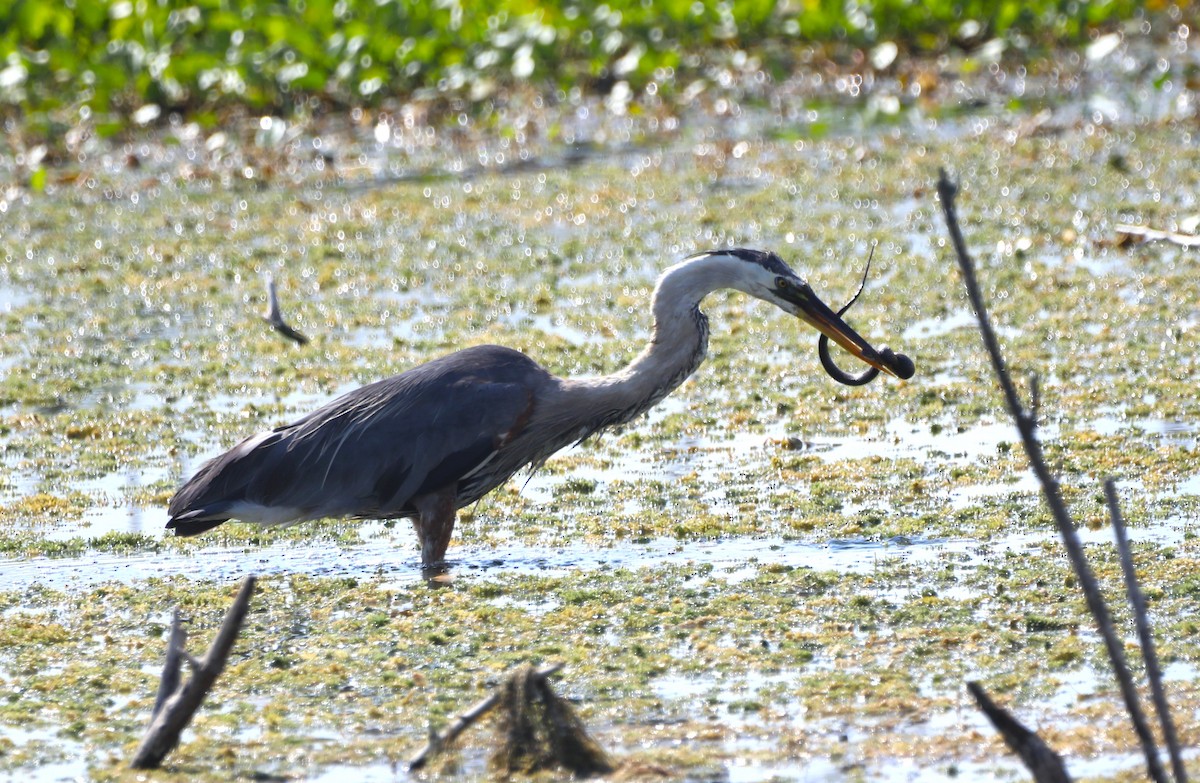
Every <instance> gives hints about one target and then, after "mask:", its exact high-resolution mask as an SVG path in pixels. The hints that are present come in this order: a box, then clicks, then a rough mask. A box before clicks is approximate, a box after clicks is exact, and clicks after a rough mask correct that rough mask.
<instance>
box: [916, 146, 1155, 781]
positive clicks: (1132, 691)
mask: <svg viewBox="0 0 1200 783" xmlns="http://www.w3.org/2000/svg"><path fill="white" fill-rule="evenodd" d="M937 190H938V197H939V198H940V199H941V202H942V211H943V213H944V214H945V216H946V226H947V228H948V229H949V231H950V240H951V242H952V243H953V245H954V253H955V255H956V256H957V258H958V268H959V269H960V270H961V271H962V276H963V282H964V283H965V284H966V288H967V296H968V298H969V299H970V300H971V307H972V308H973V309H974V310H975V317H976V319H978V321H979V331H980V332H981V334H982V337H983V345H984V348H985V349H986V350H987V354H988V357H989V358H990V359H991V362H992V369H993V370H994V371H995V373H996V377H997V379H998V380H999V381H1000V388H1001V390H1002V391H1003V392H1004V400H1005V403H1006V404H1007V406H1008V411H1009V413H1010V414H1012V417H1013V420H1014V421H1015V422H1016V425H1017V431H1018V432H1019V433H1020V435H1021V444H1022V445H1023V446H1024V448H1025V454H1026V456H1028V458H1029V463H1030V467H1031V468H1032V469H1033V472H1034V474H1035V475H1036V476H1037V479H1038V483H1040V484H1041V486H1042V493H1043V494H1044V495H1045V498H1046V504H1047V505H1048V506H1049V507H1050V514H1051V516H1052V517H1053V519H1054V524H1055V526H1056V527H1057V528H1058V532H1059V535H1060V536H1062V540H1063V546H1064V547H1065V548H1066V550H1067V559H1068V560H1070V562H1071V567H1072V568H1073V569H1074V571H1075V577H1076V579H1077V580H1078V581H1079V588H1080V590H1082V591H1083V596H1084V599H1085V600H1086V601H1087V607H1088V610H1089V611H1090V612H1091V614H1092V617H1093V618H1094V619H1095V620H1096V626H1097V627H1098V628H1099V630H1100V636H1101V638H1103V640H1104V646H1105V648H1106V649H1107V651H1108V659H1109V661H1110V662H1111V664H1112V667H1113V673H1114V674H1115V675H1116V678H1117V683H1118V685H1119V686H1120V689H1121V696H1122V697H1123V698H1124V700H1125V710H1126V712H1127V713H1128V714H1129V720H1130V721H1131V722H1132V723H1133V730H1134V733H1136V734H1137V737H1138V740H1139V742H1141V745H1142V752H1143V754H1144V755H1145V757H1146V771H1147V772H1148V773H1149V775H1150V778H1151V780H1154V781H1156V783H1166V771H1165V770H1164V769H1163V767H1162V764H1161V762H1160V761H1159V759H1158V748H1157V747H1156V746H1155V743H1154V734H1153V733H1152V732H1151V731H1150V726H1149V724H1148V723H1147V721H1146V716H1145V713H1144V712H1143V711H1142V707H1141V703H1140V702H1139V700H1138V694H1137V687H1136V686H1135V685H1134V682H1133V675H1132V674H1130V672H1129V666H1128V665H1126V663H1125V653H1124V646H1123V645H1122V643H1121V640H1120V639H1119V638H1118V637H1117V633H1116V630H1115V629H1114V628H1113V624H1112V618H1111V616H1110V615H1109V612H1108V606H1107V605H1106V604H1105V603H1104V596H1103V595H1102V594H1101V592H1100V584H1099V582H1097V580H1096V575H1095V574H1094V573H1093V572H1092V569H1091V566H1089V565H1088V562H1087V557H1086V556H1085V555H1084V552H1083V544H1082V543H1081V542H1080V540H1079V535H1078V534H1077V533H1076V532H1075V523H1074V521H1072V519H1071V515H1070V512H1068V511H1067V506H1066V503H1065V501H1063V498H1062V494H1061V493H1060V492H1059V489H1058V481H1057V480H1056V479H1055V478H1054V476H1053V475H1052V474H1051V473H1050V468H1049V467H1048V466H1047V465H1046V460H1045V457H1044V456H1043V454H1042V444H1041V442H1040V441H1039V440H1038V439H1037V419H1036V418H1035V417H1034V415H1033V414H1031V413H1030V412H1029V411H1028V410H1026V409H1025V406H1024V405H1023V404H1022V403H1021V398H1020V397H1019V396H1018V395H1017V389H1016V386H1014V385H1013V382H1012V378H1011V377H1010V375H1009V372H1008V367H1007V366H1006V365H1005V363H1004V355H1003V354H1002V353H1001V352H1000V343H999V341H998V340H997V339H996V333H995V331H994V330H993V329H992V323H991V319H990V318H989V317H988V313H987V308H986V307H985V306H984V303H983V294H982V293H981V292H980V289H979V281H978V279H977V278H976V276H975V263H974V262H973V261H972V260H971V257H970V255H969V254H968V253H967V247H966V243H965V242H964V241H963V236H962V229H961V228H960V227H959V224H958V213H957V211H956V210H955V208H954V198H955V196H956V195H957V193H958V186H957V185H955V184H954V183H952V182H951V181H950V179H949V178H948V177H947V176H946V171H945V169H942V170H941V171H940V172H939V174H938V183H937Z"/></svg>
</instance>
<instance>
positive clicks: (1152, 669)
mask: <svg viewBox="0 0 1200 783" xmlns="http://www.w3.org/2000/svg"><path fill="white" fill-rule="evenodd" d="M1104 500H1105V502H1106V503H1107V504H1108V516H1109V519H1111V520H1112V526H1113V535H1114V537H1115V538H1116V541H1117V554H1118V555H1119V556H1120V558H1121V573H1122V574H1124V576H1125V594H1126V596H1127V597H1128V599H1129V606H1130V608H1131V609H1132V610H1133V621H1134V626H1135V627H1136V628H1137V635H1138V642H1139V643H1140V644H1141V646H1142V658H1143V659H1144V660H1145V661H1146V679H1148V680H1149V681H1150V697H1151V699H1152V700H1153V701H1154V710H1155V712H1157V713H1158V721H1159V724H1160V725H1161V726H1162V733H1163V739H1164V740H1165V741H1166V743H1167V754H1168V755H1169V756H1170V757H1171V772H1172V774H1174V775H1175V781H1176V783H1187V770H1186V769H1185V768H1184V766H1183V754H1182V752H1181V751H1180V748H1179V735H1178V734H1177V733H1176V731H1175V720H1174V719H1173V718H1172V717H1171V710H1170V708H1169V707H1168V705H1167V693H1166V690H1165V689H1164V688H1163V678H1162V668H1161V667H1160V666H1159V664H1158V653H1157V652H1156V650H1155V647H1154V635H1153V634H1152V633H1151V632H1150V620H1149V618H1148V616H1147V613H1146V596H1145V595H1144V594H1143V593H1142V588H1141V587H1140V586H1139V585H1138V579H1137V572H1136V571H1135V570H1134V568H1133V553H1132V552H1131V551H1130V549H1129V536H1128V535H1127V534H1126V531H1125V519H1124V518H1123V517H1122V516H1121V508H1120V506H1119V505H1118V504H1117V488H1116V484H1115V483H1114V482H1113V480H1112V479H1108V480H1106V481H1105V482H1104Z"/></svg>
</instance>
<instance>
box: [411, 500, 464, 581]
mask: <svg viewBox="0 0 1200 783" xmlns="http://www.w3.org/2000/svg"><path fill="white" fill-rule="evenodd" d="M455 499H456V498H455V493H454V490H453V489H444V490H441V491H439V492H432V493H430V494H428V495H422V496H420V497H418V498H413V505H414V506H415V507H416V509H417V518H416V519H414V520H413V527H414V528H416V531H417V541H419V542H420V544H421V567H422V568H432V567H433V566H437V565H441V564H442V562H443V561H444V560H445V559H446V549H447V548H448V547H449V546H450V536H451V534H453V533H454V518H455V515H456V512H455V508H454V501H455Z"/></svg>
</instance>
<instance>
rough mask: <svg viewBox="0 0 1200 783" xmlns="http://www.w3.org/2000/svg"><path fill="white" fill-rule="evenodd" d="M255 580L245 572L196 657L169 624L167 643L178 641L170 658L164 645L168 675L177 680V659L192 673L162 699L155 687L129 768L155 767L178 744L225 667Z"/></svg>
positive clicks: (174, 628) (165, 677)
mask: <svg viewBox="0 0 1200 783" xmlns="http://www.w3.org/2000/svg"><path fill="white" fill-rule="evenodd" d="M255 581H256V580H255V577H253V576H248V577H246V581H244V582H242V588H241V589H240V590H239V591H238V594H237V598H235V599H234V601H233V605H232V606H231V607H229V611H228V612H226V614H225V620H224V621H223V622H222V623H221V630H219V631H218V632H217V637H216V638H215V639H213V642H212V644H211V645H209V648H208V651H207V652H206V653H204V657H203V658H201V659H200V660H196V659H195V658H192V657H191V656H190V655H188V654H187V653H186V652H185V651H184V650H183V649H182V642H183V637H182V634H180V635H179V636H177V635H176V629H177V628H178V624H176V625H175V626H173V627H172V629H171V640H170V643H171V645H174V644H175V642H177V641H178V642H179V646H178V647H177V648H176V650H177V652H176V654H175V655H174V658H172V654H171V652H170V650H171V649H172V647H171V646H168V655H167V660H168V666H171V665H172V660H173V666H174V675H170V676H173V678H174V681H175V682H176V683H178V680H179V661H180V659H183V660H186V661H187V662H188V664H189V666H190V667H191V669H192V676H191V677H190V678H189V679H188V681H187V682H186V683H184V684H183V685H176V686H175V687H174V688H173V690H172V691H171V693H170V694H168V695H167V696H166V698H165V699H162V698H161V697H162V691H163V690H164V688H161V687H160V688H159V695H160V699H159V700H158V703H156V704H155V708H154V712H153V715H152V718H151V720H150V727H149V728H148V729H146V735H145V736H144V737H142V742H141V744H140V745H138V749H137V752H136V753H134V755H133V761H131V762H130V764H129V766H131V767H132V768H133V769H158V767H159V766H160V765H161V764H162V761H163V759H164V758H166V757H167V754H168V753H170V752H171V751H172V750H174V749H175V746H176V745H178V744H179V735H180V734H182V733H183V730H184V729H185V728H186V727H187V725H188V723H189V722H190V721H191V719H192V715H194V714H195V713H196V710H198V709H199V708H200V705H201V703H203V701H204V697H205V696H207V695H208V692H209V690H211V689H212V686H213V683H215V682H216V680H217V675H219V674H220V673H221V672H222V671H223V670H224V668H225V660H226V659H227V658H228V657H229V651H230V649H232V647H233V642H234V640H236V639H237V635H238V632H239V631H240V630H241V628H242V622H243V621H244V620H245V619H246V612H247V610H248V609H249V607H250V596H251V595H253V594H254V583H255ZM166 679H168V673H167V672H164V680H166Z"/></svg>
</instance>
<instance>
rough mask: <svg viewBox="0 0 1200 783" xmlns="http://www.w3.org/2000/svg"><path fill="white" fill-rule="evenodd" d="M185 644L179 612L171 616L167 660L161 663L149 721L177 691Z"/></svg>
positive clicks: (185, 633) (185, 653) (184, 633)
mask: <svg viewBox="0 0 1200 783" xmlns="http://www.w3.org/2000/svg"><path fill="white" fill-rule="evenodd" d="M185 644H187V631H186V630H184V628H183V623H182V621H181V620H180V619H179V610H178V609H176V610H175V611H174V613H173V614H172V616H171V633H170V635H169V636H168V637H167V658H166V660H165V661H164V662H163V673H162V679H161V680H159V681H158V694H157V695H156V696H155V697H154V709H153V710H151V711H150V719H151V720H153V719H154V716H156V715H158V711H159V710H161V709H162V706H163V704H164V703H165V702H166V701H167V699H169V698H171V697H172V696H174V695H175V691H177V690H179V665H180V662H181V660H182V659H183V658H184V657H185V656H186V655H187V652H186V651H184V649H183V648H184V645H185Z"/></svg>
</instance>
